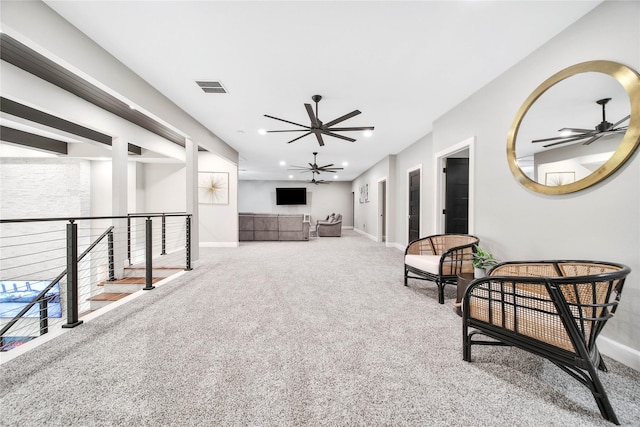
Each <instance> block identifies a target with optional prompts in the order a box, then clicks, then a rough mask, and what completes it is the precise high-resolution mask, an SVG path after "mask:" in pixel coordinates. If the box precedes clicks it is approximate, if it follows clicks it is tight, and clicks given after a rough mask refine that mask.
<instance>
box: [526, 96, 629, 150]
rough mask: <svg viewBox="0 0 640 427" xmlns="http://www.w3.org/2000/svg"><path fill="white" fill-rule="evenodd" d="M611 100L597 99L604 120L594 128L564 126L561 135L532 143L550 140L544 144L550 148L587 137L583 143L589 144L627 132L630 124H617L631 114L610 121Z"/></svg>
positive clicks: (560, 130) (535, 140)
mask: <svg viewBox="0 0 640 427" xmlns="http://www.w3.org/2000/svg"><path fill="white" fill-rule="evenodd" d="M609 101H611V98H602V99H598V100H597V101H596V104H598V105H600V106H602V121H601V122H600V123H599V124H598V125H596V126H595V127H594V128H593V129H582V128H562V129H559V130H558V132H560V136H557V137H553V138H543V139H534V140H533V141H531V143H533V144H536V143H538V142H548V144H545V145H543V147H544V148H548V147H554V146H556V145H560V144H565V143H567V142H579V141H582V140H585V139H586V141H584V142H583V143H582V144H583V145H589V144H591V143H592V142H595V141H597V140H599V139H600V138H602V137H603V136H608V135H613V134H616V133H625V132H626V131H627V128H628V127H629V126H628V125H627V126H622V127H617V126H619V125H621V124H622V123H624V122H626V121H627V120H629V118H630V117H631V115H628V116H626V117H623V118H622V119H620V120H618V121H617V122H616V123H610V122H608V121H607V112H606V106H607V103H608V102H609ZM551 141H554V142H551Z"/></svg>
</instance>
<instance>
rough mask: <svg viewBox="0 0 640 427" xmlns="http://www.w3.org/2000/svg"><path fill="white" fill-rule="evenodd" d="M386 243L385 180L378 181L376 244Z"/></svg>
mask: <svg viewBox="0 0 640 427" xmlns="http://www.w3.org/2000/svg"><path fill="white" fill-rule="evenodd" d="M386 241H387V179H386V178H382V179H380V180H379V181H378V242H386Z"/></svg>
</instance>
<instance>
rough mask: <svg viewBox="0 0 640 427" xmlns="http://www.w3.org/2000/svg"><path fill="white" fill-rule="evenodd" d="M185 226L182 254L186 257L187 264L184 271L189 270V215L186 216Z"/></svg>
mask: <svg viewBox="0 0 640 427" xmlns="http://www.w3.org/2000/svg"><path fill="white" fill-rule="evenodd" d="M186 221H187V225H186V229H185V230H186V231H185V240H186V242H185V248H184V252H185V254H186V257H187V264H186V267H185V270H191V215H187V218H186Z"/></svg>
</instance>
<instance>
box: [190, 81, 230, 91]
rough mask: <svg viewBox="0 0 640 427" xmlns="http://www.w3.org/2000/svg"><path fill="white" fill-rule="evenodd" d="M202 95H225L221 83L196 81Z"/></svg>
mask: <svg viewBox="0 0 640 427" xmlns="http://www.w3.org/2000/svg"><path fill="white" fill-rule="evenodd" d="M196 83H197V84H198V86H200V89H202V91H203V92H204V93H227V90H226V89H225V88H224V86H222V83H220V82H215V81H196Z"/></svg>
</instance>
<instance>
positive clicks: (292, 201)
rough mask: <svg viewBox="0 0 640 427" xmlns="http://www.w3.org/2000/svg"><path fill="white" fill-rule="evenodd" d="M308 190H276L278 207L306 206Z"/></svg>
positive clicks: (296, 188) (291, 188)
mask: <svg viewBox="0 0 640 427" xmlns="http://www.w3.org/2000/svg"><path fill="white" fill-rule="evenodd" d="M306 204H307V189H306V188H304V187H302V188H300V187H289V188H276V205H306Z"/></svg>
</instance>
